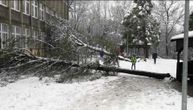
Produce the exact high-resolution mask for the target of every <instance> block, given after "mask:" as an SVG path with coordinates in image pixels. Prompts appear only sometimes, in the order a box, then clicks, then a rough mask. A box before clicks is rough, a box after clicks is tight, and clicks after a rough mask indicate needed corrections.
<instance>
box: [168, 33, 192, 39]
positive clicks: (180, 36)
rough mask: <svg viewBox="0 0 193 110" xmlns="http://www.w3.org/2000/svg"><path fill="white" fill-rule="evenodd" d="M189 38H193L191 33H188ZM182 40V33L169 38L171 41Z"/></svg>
mask: <svg viewBox="0 0 193 110" xmlns="http://www.w3.org/2000/svg"><path fill="white" fill-rule="evenodd" d="M188 34H189V38H192V37H193V31H189V33H188ZM183 38H184V33H182V34H178V35H175V36H173V37H172V38H171V41H174V40H177V39H183Z"/></svg>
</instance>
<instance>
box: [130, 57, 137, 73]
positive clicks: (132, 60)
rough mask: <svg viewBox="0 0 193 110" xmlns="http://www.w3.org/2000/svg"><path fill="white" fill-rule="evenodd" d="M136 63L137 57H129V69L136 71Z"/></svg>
mask: <svg viewBox="0 0 193 110" xmlns="http://www.w3.org/2000/svg"><path fill="white" fill-rule="evenodd" d="M136 62H137V57H136V55H133V56H132V57H131V69H134V70H136Z"/></svg>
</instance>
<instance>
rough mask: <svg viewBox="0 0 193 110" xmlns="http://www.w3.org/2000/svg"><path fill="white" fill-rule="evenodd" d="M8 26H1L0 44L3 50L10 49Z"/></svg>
mask: <svg viewBox="0 0 193 110" xmlns="http://www.w3.org/2000/svg"><path fill="white" fill-rule="evenodd" d="M8 37H9V36H8V25H7V24H4V23H2V24H0V42H1V45H0V47H1V48H2V49H4V48H6V47H8V44H9V42H8Z"/></svg>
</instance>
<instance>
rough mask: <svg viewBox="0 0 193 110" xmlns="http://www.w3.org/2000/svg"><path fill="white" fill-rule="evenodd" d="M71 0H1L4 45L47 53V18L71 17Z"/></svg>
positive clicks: (1, 46) (0, 44)
mask: <svg viewBox="0 0 193 110" xmlns="http://www.w3.org/2000/svg"><path fill="white" fill-rule="evenodd" d="M66 3H67V0H0V49H5V48H8V47H9V48H10V47H17V48H28V49H29V50H30V51H31V52H32V54H34V55H38V56H43V54H44V44H43V42H44V40H45V38H46V37H48V36H47V33H46V27H47V26H48V24H46V21H47V20H49V18H50V17H52V18H56V19H57V18H63V19H68V8H67V5H66Z"/></svg>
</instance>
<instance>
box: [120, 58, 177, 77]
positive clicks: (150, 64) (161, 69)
mask: <svg viewBox="0 0 193 110" xmlns="http://www.w3.org/2000/svg"><path fill="white" fill-rule="evenodd" d="M176 63H177V60H174V59H161V58H158V59H157V61H156V64H154V61H153V59H147V61H146V62H145V61H142V60H140V61H139V62H137V63H136V69H137V70H143V71H150V72H158V73H170V75H172V77H176ZM120 66H121V67H122V68H131V62H127V61H120Z"/></svg>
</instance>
